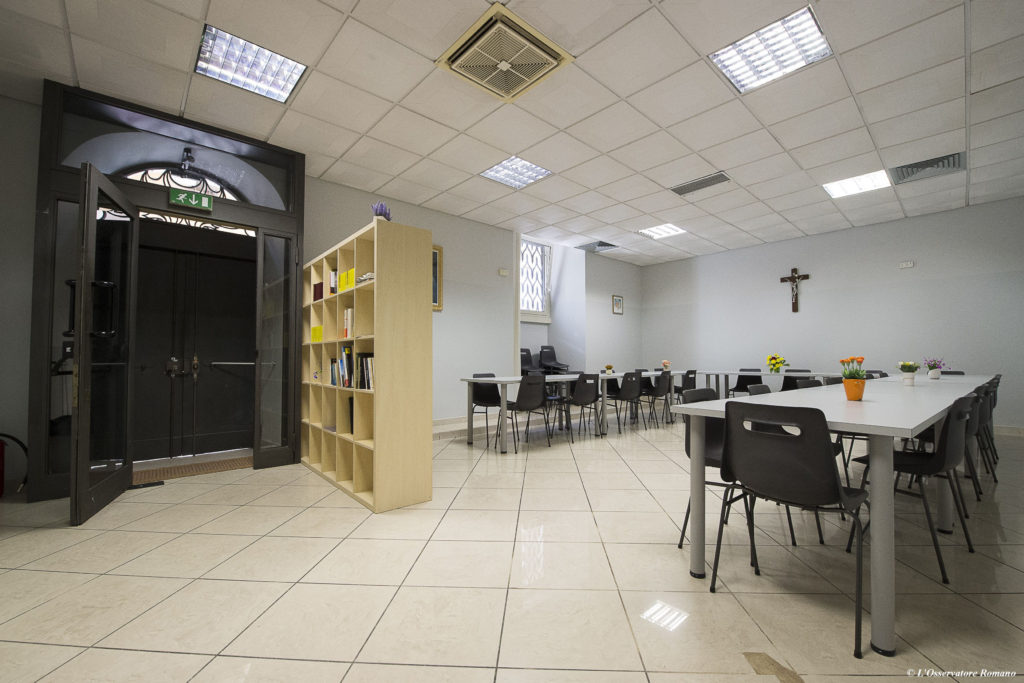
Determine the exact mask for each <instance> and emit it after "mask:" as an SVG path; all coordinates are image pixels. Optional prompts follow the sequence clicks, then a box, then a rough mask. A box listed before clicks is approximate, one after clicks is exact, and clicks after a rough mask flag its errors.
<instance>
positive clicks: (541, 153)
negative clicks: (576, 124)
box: [519, 132, 599, 173]
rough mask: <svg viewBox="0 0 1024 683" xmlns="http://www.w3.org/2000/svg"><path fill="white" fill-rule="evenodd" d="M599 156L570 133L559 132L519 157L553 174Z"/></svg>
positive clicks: (594, 150) (524, 151)
mask: <svg viewBox="0 0 1024 683" xmlns="http://www.w3.org/2000/svg"><path fill="white" fill-rule="evenodd" d="M598 154H599V152H598V151H597V150H596V149H594V148H593V147H590V146H589V145H585V144H584V143H582V142H580V141H579V140H577V139H576V138H574V137H572V136H571V135H569V134H568V133H561V132H559V133H555V134H554V135H552V136H551V137H549V138H547V139H545V140H542V141H541V142H538V143H537V144H536V145H533V146H532V147H530V148H528V149H525V150H523V152H522V154H520V155H519V156H521V157H522V158H523V159H526V160H527V161H529V162H530V163H533V164H536V165H538V166H540V167H541V168H546V169H548V170H549V171H552V172H553V173H561V172H562V171H565V170H566V169H569V168H572V167H573V166H578V165H580V164H582V163H583V162H584V161H589V160H591V159H593V158H594V157H596V156H597V155H598Z"/></svg>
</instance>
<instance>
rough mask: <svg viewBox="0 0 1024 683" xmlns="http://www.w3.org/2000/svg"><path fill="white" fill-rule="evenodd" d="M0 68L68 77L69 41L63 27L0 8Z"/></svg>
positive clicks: (61, 77) (70, 75)
mask: <svg viewBox="0 0 1024 683" xmlns="http://www.w3.org/2000/svg"><path fill="white" fill-rule="evenodd" d="M0 44H2V45H3V46H4V50H3V53H2V56H0V68H2V69H3V70H4V71H7V72H10V73H18V72H22V71H24V72H28V73H30V74H32V75H35V74H39V75H44V76H51V77H56V78H57V80H60V81H63V82H65V83H70V82H71V81H72V74H73V73H74V71H73V70H72V67H71V45H70V44H69V42H68V39H67V36H66V35H65V33H64V31H63V30H61V29H60V28H58V27H55V26H50V25H47V24H43V23H40V22H38V21H34V20H32V19H29V18H27V17H25V16H23V15H20V14H15V13H13V12H11V11H9V10H7V9H5V8H0Z"/></svg>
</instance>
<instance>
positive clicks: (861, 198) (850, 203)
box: [832, 187, 899, 213]
mask: <svg viewBox="0 0 1024 683" xmlns="http://www.w3.org/2000/svg"><path fill="white" fill-rule="evenodd" d="M896 201H899V200H898V198H897V197H896V190H895V189H894V188H892V187H880V188H878V189H877V190H871V191H869V192H860V193H858V194H851V195H848V196H846V197H839V198H838V199H833V200H832V203H833V204H835V205H836V208H838V209H839V210H840V211H842V212H843V213H847V212H848V211H850V210H853V209H859V208H863V207H867V206H878V205H880V204H889V203H892V202H896Z"/></svg>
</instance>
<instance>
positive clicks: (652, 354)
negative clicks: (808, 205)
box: [587, 199, 1024, 427]
mask: <svg viewBox="0 0 1024 683" xmlns="http://www.w3.org/2000/svg"><path fill="white" fill-rule="evenodd" d="M1022 215H1024V199H1010V200H1006V201H1002V202H994V203H991V204H982V205H979V206H973V207H968V208H965V209H959V210H955V211H947V212H943V213H938V214H930V215H927V216H918V217H914V218H907V219H903V220H899V221H894V222H891V223H885V224H881V225H874V226H868V227H860V228H855V229H852V230H842V231H838V232H834V233H828V234H824V235H817V236H814V237H809V238H807V239H800V240H791V241H786V242H777V243H772V244H765V245H760V246H757V247H751V248H747V249H739V250H734V251H727V252H723V253H720V254H714V255H709V256H702V257H699V258H694V259H689V260H686V261H677V262H674V263H666V264H661V265H657V266H649V267H647V268H644V269H643V270H642V282H643V298H644V315H643V328H644V335H643V357H644V358H647V359H650V358H660V357H665V358H670V359H672V360H673V361H676V362H675V367H676V368H681V367H683V366H686V367H704V368H719V367H721V368H738V367H741V366H743V367H747V366H750V367H754V366H763V365H764V359H765V356H767V355H768V354H769V353H772V352H778V353H781V354H782V355H783V356H785V357H786V359H787V360H788V361H789V362H790V363H791V364H792V365H793V366H794V367H808V368H812V369H815V370H826V369H831V370H838V369H839V364H838V360H839V359H840V358H843V357H845V356H848V355H851V354H853V355H860V356H864V358H865V361H864V363H865V365H866V366H867V367H870V368H879V369H883V370H886V371H888V372H892V371H893V370H894V366H895V364H896V362H897V361H899V360H904V359H906V360H917V361H919V362H920V360H921V358H923V357H924V356H940V357H943V358H944V359H945V360H946V361H947V362H949V363H951V364H952V366H953V367H954V368H957V369H963V370H966V371H967V372H971V373H973V372H977V373H982V372H992V373H996V372H1001V373H1003V383H1002V385H1001V390H1000V394H999V396H1000V400H999V406H998V408H997V411H996V423H997V424H999V425H1012V426H1018V427H1020V426H1024V369H1022V366H1021V362H1020V349H1021V345H1022V343H1024V306H1022V304H1021V302H1022V301H1024V220H1022V218H1021V217H1022ZM906 260H912V261H914V262H915V266H914V267H913V268H907V269H899V268H897V265H898V264H899V263H900V262H901V261H906ZM588 265H589V264H588ZM794 266H796V267H799V268H800V271H801V272H804V273H810V275H811V279H810V280H808V281H806V282H803V283H801V285H800V312H799V313H792V312H791V311H790V300H789V287H788V286H787V285H784V284H781V283H780V282H779V277H781V276H784V275H788V274H789V270H790V268H792V267H794ZM589 270H590V269H589V268H588V273H587V280H588V285H589V282H590V279H591V278H590V272H589ZM589 289H590V288H589V286H588V296H589ZM626 303H627V315H628V313H629V301H628V299H627V302H626ZM679 361H682V364H680V362H679Z"/></svg>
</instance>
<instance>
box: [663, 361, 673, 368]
mask: <svg viewBox="0 0 1024 683" xmlns="http://www.w3.org/2000/svg"><path fill="white" fill-rule="evenodd" d="M661 369H662V370H671V369H672V361H670V360H663V361H661Z"/></svg>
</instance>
